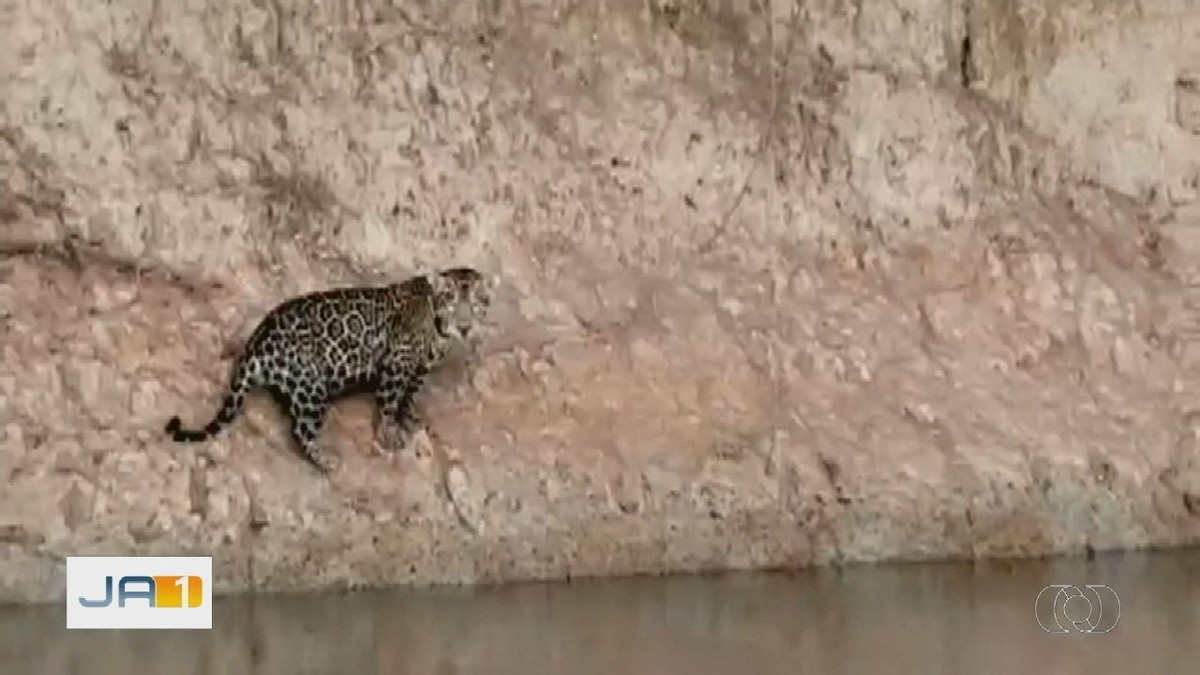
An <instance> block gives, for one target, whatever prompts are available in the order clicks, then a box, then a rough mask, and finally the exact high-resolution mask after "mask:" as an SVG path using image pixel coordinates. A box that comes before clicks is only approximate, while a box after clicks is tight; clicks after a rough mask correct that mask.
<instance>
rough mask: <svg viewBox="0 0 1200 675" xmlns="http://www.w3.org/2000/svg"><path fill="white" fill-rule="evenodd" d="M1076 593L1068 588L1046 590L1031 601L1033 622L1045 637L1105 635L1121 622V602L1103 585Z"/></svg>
mask: <svg viewBox="0 0 1200 675" xmlns="http://www.w3.org/2000/svg"><path fill="white" fill-rule="evenodd" d="M1083 588H1085V589H1087V591H1086V592H1085V591H1084V590H1082V589H1080V588H1079V587H1078V586H1071V585H1068V584H1055V585H1053V586H1047V587H1045V588H1043V589H1042V591H1041V592H1040V593H1038V596H1037V598H1036V599H1035V600H1034V601H1033V604H1034V610H1033V614H1034V618H1036V619H1037V622H1038V626H1040V627H1041V629H1042V630H1044V631H1046V632H1047V633H1107V632H1109V631H1111V630H1112V629H1114V628H1116V627H1117V622H1119V621H1120V620H1121V598H1120V597H1118V596H1117V592H1116V591H1114V590H1113V589H1112V588H1110V587H1108V586H1105V585H1103V584H1087V585H1086V586H1084V587H1083Z"/></svg>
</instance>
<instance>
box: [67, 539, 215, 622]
mask: <svg viewBox="0 0 1200 675" xmlns="http://www.w3.org/2000/svg"><path fill="white" fill-rule="evenodd" d="M67 628H68V629H73V628H85V629H86V628H99V629H103V628H109V629H112V628H117V629H121V628H177V629H178V628H182V629H198V630H208V629H211V628H212V557H211V556H207V557H205V556H197V557H139V556H133V557H118V556H112V557H108V556H71V557H68V558H67Z"/></svg>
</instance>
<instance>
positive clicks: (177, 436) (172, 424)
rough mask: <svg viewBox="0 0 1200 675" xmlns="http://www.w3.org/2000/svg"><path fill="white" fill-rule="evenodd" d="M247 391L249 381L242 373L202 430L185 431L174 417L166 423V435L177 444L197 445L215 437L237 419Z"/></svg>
mask: <svg viewBox="0 0 1200 675" xmlns="http://www.w3.org/2000/svg"><path fill="white" fill-rule="evenodd" d="M249 391H250V381H249V378H248V377H247V376H246V374H245V372H244V371H243V372H241V373H239V374H238V377H236V378H235V379H234V382H233V385H232V386H231V387H230V388H229V391H228V392H227V393H226V394H225V399H224V400H223V401H222V402H221V409H220V410H218V411H217V414H216V416H215V417H213V418H212V421H210V422H209V423H208V424H206V425H205V426H204V428H203V429H185V428H184V427H183V422H182V421H181V420H180V419H179V416H178V415H176V416H174V417H172V418H171V419H170V421H168V422H167V426H166V432H167V435H168V436H170V437H171V439H172V440H174V441H175V442H177V443H199V442H201V441H204V440H207V439H209V438H211V437H212V436H215V435H216V434H217V433H218V432H219V431H221V428H222V427H224V426H226V425H227V424H229V423H230V422H232V421H233V420H235V419H236V418H237V416H238V414H239V413H240V412H241V411H242V404H243V403H245V401H246V394H247V393H249Z"/></svg>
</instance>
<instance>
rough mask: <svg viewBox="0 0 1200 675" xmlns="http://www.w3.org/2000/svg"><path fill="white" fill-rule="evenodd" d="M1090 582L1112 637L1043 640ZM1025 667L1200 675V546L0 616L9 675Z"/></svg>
mask: <svg viewBox="0 0 1200 675" xmlns="http://www.w3.org/2000/svg"><path fill="white" fill-rule="evenodd" d="M1089 583H1092V584H1105V585H1107V586H1109V587H1110V588H1112V589H1113V591H1115V593H1116V594H1117V596H1119V600H1120V608H1119V611H1120V614H1119V620H1118V621H1117V623H1116V626H1115V627H1114V628H1113V629H1112V630H1111V631H1109V632H1107V633H1092V634H1083V633H1079V632H1071V633H1065V634H1063V633H1047V632H1045V631H1044V630H1043V629H1042V628H1041V627H1039V618H1041V620H1042V623H1043V624H1048V627H1049V628H1052V629H1054V630H1057V628H1056V627H1055V626H1054V625H1053V624H1052V623H1051V622H1053V616H1052V615H1051V614H1050V613H1049V611H1042V613H1041V615H1039V614H1038V613H1037V612H1036V611H1035V600H1037V598H1038V594H1039V592H1040V591H1041V590H1042V588H1043V587H1045V586H1047V585H1048V584H1076V585H1079V586H1081V587H1082V586H1083V585H1084V584H1089ZM1052 595H1053V593H1048V594H1046V595H1044V596H1043V600H1046V601H1050V598H1051V597H1052ZM1064 597H1065V596H1064ZM1109 597H1111V596H1105V597H1103V598H1101V601H1100V602H1101V603H1104V604H1102V605H1101V607H1100V609H1103V611H1104V612H1106V613H1109V612H1110V610H1111V612H1114V613H1115V612H1116V607H1115V606H1114V604H1115V603H1113V602H1110V601H1109V599H1108V598H1109ZM1080 602H1081V601H1079V600H1069V601H1067V602H1066V604H1065V608H1066V609H1065V610H1064V611H1066V612H1068V614H1069V616H1068V618H1069V619H1077V620H1078V619H1084V618H1085V617H1086V615H1087V609H1088V607H1087V606H1086V605H1081V604H1079V603H1080ZM1044 607H1045V606H1043V609H1044ZM1108 616H1109V617H1112V616H1115V614H1112V613H1109V614H1108ZM1092 621H1093V622H1096V621H1100V622H1101V624H1100V625H1099V626H1098V627H1099V628H1107V627H1109V626H1110V625H1111V623H1112V621H1111V618H1110V619H1108V620H1105V619H1101V618H1100V617H1099V609H1098V610H1097V614H1094V615H1093V618H1092ZM1105 621H1107V623H1104V622H1105ZM1064 623H1065V622H1064ZM1068 625H1069V624H1068ZM1025 672H1038V673H1056V674H1058V675H1073V674H1078V675H1108V674H1117V673H1120V674H1121V675H1126V674H1129V673H1138V674H1145V675H1150V674H1155V675H1158V674H1170V673H1180V674H1183V673H1187V674H1188V675H1195V674H1196V673H1200V551H1194V550H1189V551H1183V552H1172V553H1159V554H1133V553H1123V554H1110V555H1100V556H1097V557H1096V558H1095V559H1094V560H1087V559H1084V558H1066V559H1056V560H1049V561H1034V562H1017V563H987V564H976V565H963V564H906V565H882V566H850V567H843V568H829V569H819V570H808V571H803V572H799V573H794V574H730V575H721V576H693V577H666V578H636V579H612V580H587V581H575V582H572V583H546V584H519V585H511V586H501V587H491V588H479V589H461V588H456V589H432V590H407V591H392V592H370V593H357V594H320V595H290V596H288V595H282V596H259V597H240V598H219V599H218V600H217V603H216V606H215V608H214V614H213V630H212V631H204V632H199V631H67V630H66V629H65V611H64V609H63V608H62V607H61V606H40V607H18V606H9V607H0V674H3V675H25V674H26V673H28V674H36V675H67V674H71V675H75V674H79V675H109V674H111V675H135V674H136V675H147V674H154V673H163V674H179V675H185V674H186V675H191V674H196V675H199V674H204V675H210V674H211V675H218V674H219V675H237V674H241V673H248V674H249V673H253V674H255V675H300V674H304V673H321V674H324V673H329V674H331V675H371V674H380V675H383V674H388V675H401V674H404V675H425V674H428V675H467V674H476V673H478V674H484V673H486V674H489V675H508V674H512V675H517V674H520V675H538V674H541V673H564V674H570V675H592V674H595V675H600V674H603V675H640V674H643V673H644V674H651V673H653V674H655V675H667V674H672V675H673V674H676V673H678V674H679V675H710V674H711V675H751V674H754V675H758V674H766V673H781V674H783V673H787V674H788V675H798V674H800V673H831V674H832V673H871V674H875V673H918V674H921V675H929V674H934V673H948V674H953V675H966V674H971V675H974V674H980V675H982V674H990V673H1014V674H1015V673H1025Z"/></svg>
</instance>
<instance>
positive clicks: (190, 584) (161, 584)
mask: <svg viewBox="0 0 1200 675" xmlns="http://www.w3.org/2000/svg"><path fill="white" fill-rule="evenodd" d="M154 588H155V596H156V597H155V598H154V606H155V607H183V606H184V599H185V595H184V592H185V591H186V592H187V595H186V600H187V605H186V606H187V607H199V606H200V603H202V602H203V601H204V584H203V582H202V581H200V577H195V576H186V577H183V576H156V577H154Z"/></svg>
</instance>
